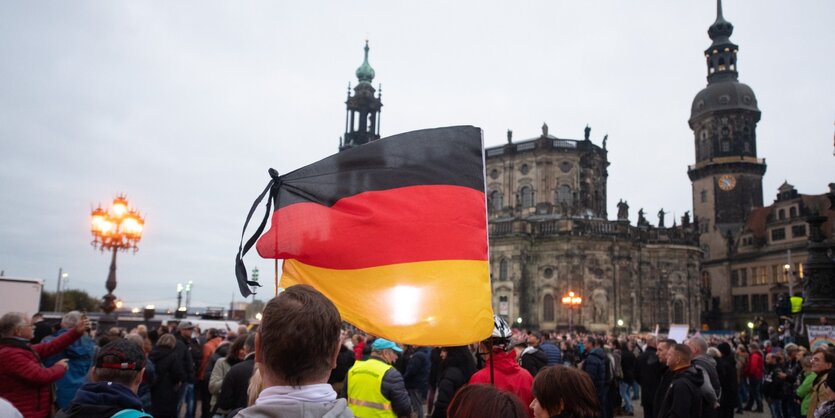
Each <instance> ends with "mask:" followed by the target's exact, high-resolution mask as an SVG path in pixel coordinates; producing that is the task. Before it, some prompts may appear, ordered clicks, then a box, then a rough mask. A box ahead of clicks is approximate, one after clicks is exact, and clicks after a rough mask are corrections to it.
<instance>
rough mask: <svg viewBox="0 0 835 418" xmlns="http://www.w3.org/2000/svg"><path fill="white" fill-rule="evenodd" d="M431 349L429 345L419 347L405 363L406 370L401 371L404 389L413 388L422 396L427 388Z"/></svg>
mask: <svg viewBox="0 0 835 418" xmlns="http://www.w3.org/2000/svg"><path fill="white" fill-rule="evenodd" d="M431 352H432V350H431V349H430V348H429V347H419V348H417V349H415V352H414V354H412V357H411V358H410V359H409V362H408V363H407V364H406V372H405V373H403V382H404V383H405V384H406V389H414V390H416V391H418V392H420V393H421V394H423V396H426V391H427V390H428V389H429V369H430V368H431V366H432V360H431V359H430V358H429V356H430V354H431Z"/></svg>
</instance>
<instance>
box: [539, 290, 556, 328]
mask: <svg viewBox="0 0 835 418" xmlns="http://www.w3.org/2000/svg"><path fill="white" fill-rule="evenodd" d="M542 320H543V321H545V322H553V321H554V297H553V296H551V295H550V294H547V295H545V297H543V298H542Z"/></svg>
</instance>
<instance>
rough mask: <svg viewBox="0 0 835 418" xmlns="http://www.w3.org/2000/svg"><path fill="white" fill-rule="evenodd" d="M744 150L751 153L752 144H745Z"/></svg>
mask: <svg viewBox="0 0 835 418" xmlns="http://www.w3.org/2000/svg"><path fill="white" fill-rule="evenodd" d="M742 149H743V150H745V152H751V143H750V142H748V141H745V142H743V143H742Z"/></svg>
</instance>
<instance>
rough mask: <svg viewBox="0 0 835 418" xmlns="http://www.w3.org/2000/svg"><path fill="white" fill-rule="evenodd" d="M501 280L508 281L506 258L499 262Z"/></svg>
mask: <svg viewBox="0 0 835 418" xmlns="http://www.w3.org/2000/svg"><path fill="white" fill-rule="evenodd" d="M499 280H507V260H506V259H504V258H503V259H502V261H500V262H499Z"/></svg>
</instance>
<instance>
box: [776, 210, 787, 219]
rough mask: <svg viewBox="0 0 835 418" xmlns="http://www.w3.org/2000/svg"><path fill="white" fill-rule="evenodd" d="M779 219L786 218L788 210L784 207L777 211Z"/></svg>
mask: <svg viewBox="0 0 835 418" xmlns="http://www.w3.org/2000/svg"><path fill="white" fill-rule="evenodd" d="M777 219H778V220H780V221H782V220H783V219H786V211H785V210H784V209H780V210H778V211H777Z"/></svg>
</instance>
